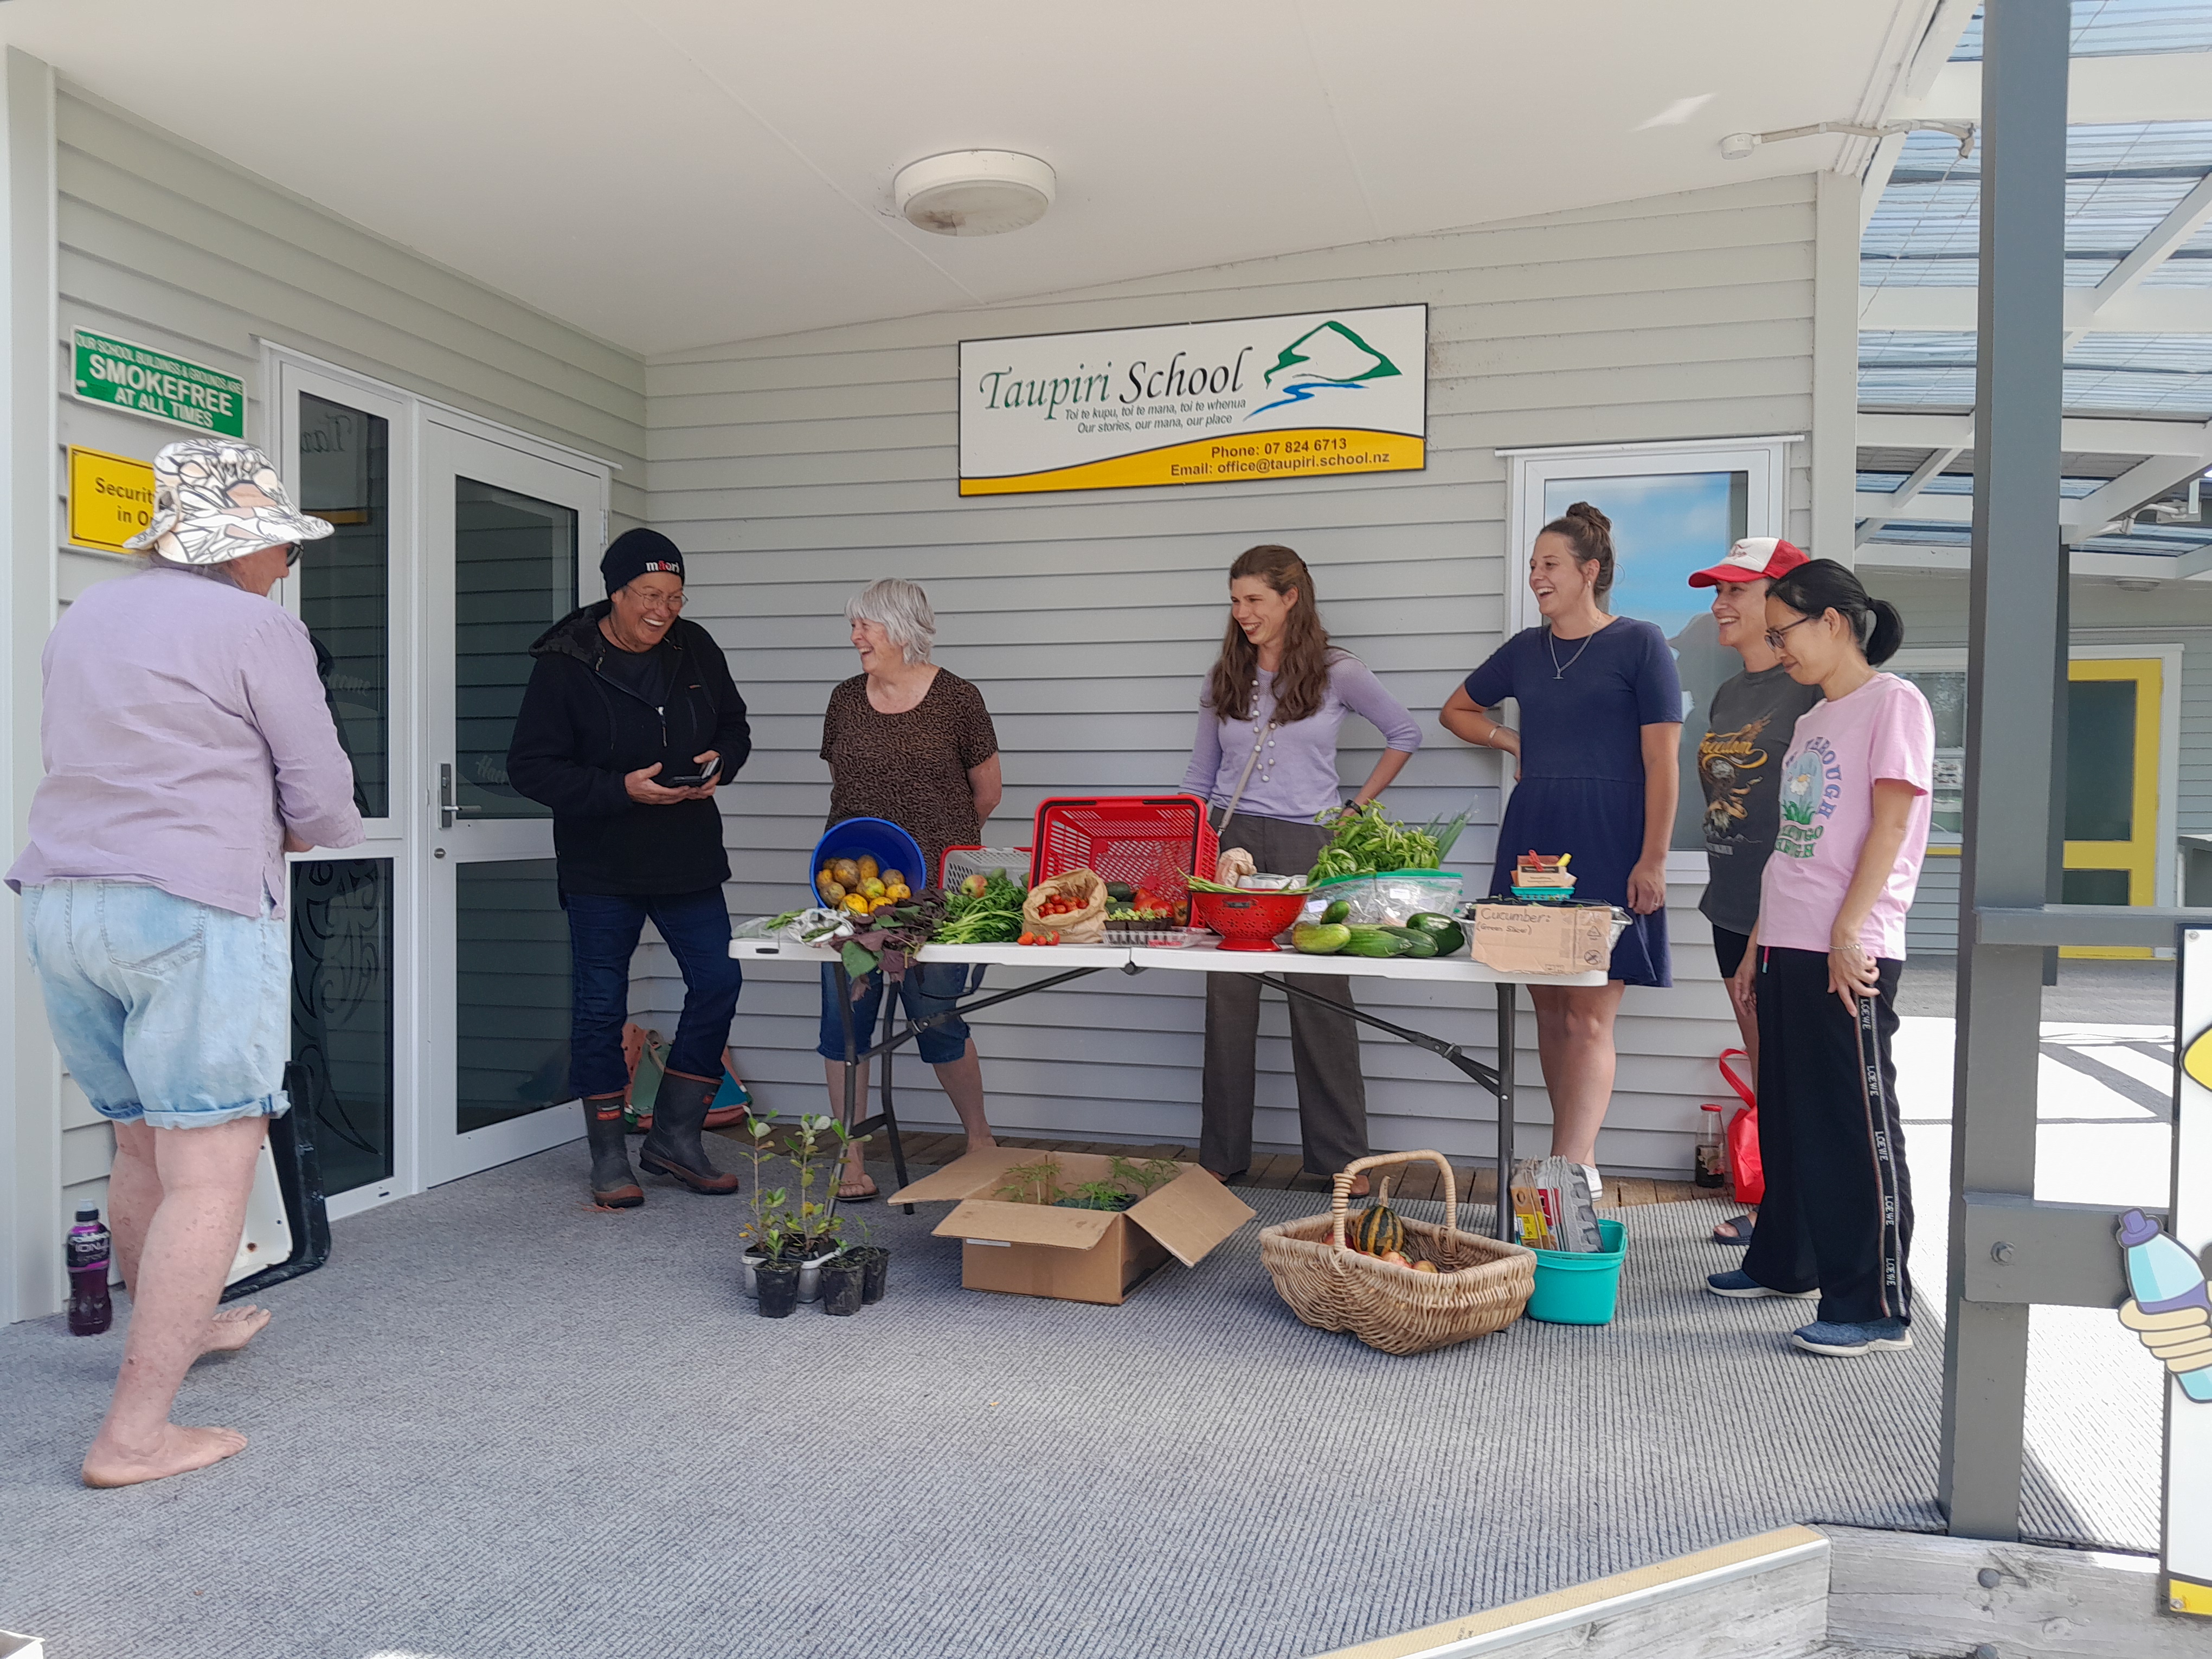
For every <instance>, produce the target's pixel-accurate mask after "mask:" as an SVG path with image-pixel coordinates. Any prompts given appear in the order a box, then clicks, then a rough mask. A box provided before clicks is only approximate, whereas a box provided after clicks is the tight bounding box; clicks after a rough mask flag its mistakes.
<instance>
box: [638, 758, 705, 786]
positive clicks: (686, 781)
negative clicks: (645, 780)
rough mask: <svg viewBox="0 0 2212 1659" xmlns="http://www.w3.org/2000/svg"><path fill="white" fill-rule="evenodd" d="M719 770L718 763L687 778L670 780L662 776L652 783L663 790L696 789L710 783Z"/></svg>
mask: <svg viewBox="0 0 2212 1659" xmlns="http://www.w3.org/2000/svg"><path fill="white" fill-rule="evenodd" d="M694 764H696V762H695V763H694ZM721 769H722V768H721V763H720V762H719V761H718V762H716V763H714V765H712V766H710V767H708V768H707V769H705V770H704V771H702V772H699V773H696V774H694V775H690V776H689V777H673V778H671V777H666V776H662V777H658V778H655V779H654V780H653V781H654V782H655V783H657V784H659V786H660V787H662V788H663V789H696V788H698V787H700V786H701V785H702V784H708V783H712V782H713V781H714V779H715V777H716V775H718V774H719V773H720V771H721Z"/></svg>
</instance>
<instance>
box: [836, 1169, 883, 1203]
mask: <svg viewBox="0 0 2212 1659" xmlns="http://www.w3.org/2000/svg"><path fill="white" fill-rule="evenodd" d="M860 1179H861V1180H863V1181H865V1182H867V1183H868V1190H867V1191H866V1192H865V1193H848V1192H847V1191H846V1190H845V1188H847V1187H848V1186H849V1185H850V1184H851V1183H850V1182H846V1181H842V1180H841V1181H839V1182H838V1183H837V1201H838V1202H839V1203H840V1204H866V1203H869V1202H871V1201H872V1200H875V1199H878V1198H881V1197H882V1196H883V1193H882V1191H881V1190H880V1189H879V1188H878V1187H877V1185H876V1179H875V1177H874V1176H865V1175H864V1176H861V1177H860Z"/></svg>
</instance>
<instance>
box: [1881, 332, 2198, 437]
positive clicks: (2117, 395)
mask: <svg viewBox="0 0 2212 1659" xmlns="http://www.w3.org/2000/svg"><path fill="white" fill-rule="evenodd" d="M1974 349H1975V341H1974V336H1972V334H1961V333H1941V332H1937V331H1934V330H1926V331H1920V330H1912V331H1886V330H1876V329H1868V330H1864V331H1862V332H1861V333H1860V335H1859V404H1860V406H1861V407H1862V408H1867V409H1955V410H1965V409H1971V408H1972V407H1973V403H1974ZM2064 380H2065V384H2064V390H2063V394H2062V395H2063V398H2064V403H2065V407H2066V408H2067V409H2068V410H2074V411H2078V412H2081V413H2085V414H2099V415H2111V414H2123V413H2124V414H2131V415H2153V416H2188V417H2191V418H2194V419H2199V420H2202V419H2207V418H2212V335H2204V334H2090V335H2087V336H2086V337H2083V338H2082V340H2081V342H2080V343H2078V344H2076V345H2075V348H2074V349H2073V350H2071V351H2070V352H2069V353H2068V354H2067V356H2066V368H2065V376H2064Z"/></svg>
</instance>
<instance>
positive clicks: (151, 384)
mask: <svg viewBox="0 0 2212 1659" xmlns="http://www.w3.org/2000/svg"><path fill="white" fill-rule="evenodd" d="M75 356H76V395H77V396H78V397H80V398H83V399H84V400H85V401H86V402H87V403H94V404H112V406H113V407H115V408H117V409H127V410H130V411H131V413H132V414H134V415H151V416H154V417H155V419H156V420H161V421H174V422H176V423H177V424H178V425H179V426H188V427H191V428H194V429H195V430H196V431H200V432H211V433H214V434H216V435H217V436H219V437H224V438H243V437H245V435H246V382H245V381H243V380H240V379H239V378H238V376H236V375H235V374H224V373H223V372H222V370H221V369H218V368H206V367H205V366H204V365H203V364H199V363H195V362H186V361H185V359H184V358H182V357H173V356H170V355H169V354H168V353H167V352H166V351H156V350H155V349H153V348H152V347H151V346H142V345H133V344H131V342H130V341H128V340H117V339H112V338H110V337H108V336H106V335H105V334H95V333H94V332H93V331H91V330H90V329H88V328H81V329H78V330H77V331H76V353H75Z"/></svg>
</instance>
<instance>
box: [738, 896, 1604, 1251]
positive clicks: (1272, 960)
mask: <svg viewBox="0 0 2212 1659" xmlns="http://www.w3.org/2000/svg"><path fill="white" fill-rule="evenodd" d="M730 954H731V955H732V957H737V958H738V960H739V961H742V962H757V961H761V960H770V961H784V962H793V963H809V964H814V965H818V966H823V967H827V968H829V969H831V970H832V972H833V975H834V976H835V979H836V987H837V991H838V994H839V1002H840V1006H841V1007H842V1011H843V1013H844V1016H845V1055H846V1060H847V1066H846V1071H845V1121H846V1122H848V1123H852V1122H853V1121H854V1113H855V1111H856V1109H857V1108H858V1104H859V1102H858V1099H857V1091H858V1086H859V1078H860V1073H859V1071H858V1070H857V1069H856V1068H857V1066H858V1065H859V1063H860V1062H861V1061H864V1060H874V1059H876V1058H878V1056H880V1057H881V1059H882V1060H883V1065H882V1067H881V1076H880V1078H879V1079H878V1082H879V1098H880V1101H881V1109H880V1110H879V1111H878V1113H877V1115H875V1116H873V1117H871V1118H869V1119H867V1120H866V1121H865V1122H861V1123H859V1124H856V1125H855V1126H854V1131H853V1132H854V1133H855V1134H872V1133H875V1132H876V1131H877V1130H878V1129H881V1130H882V1131H883V1132H884V1136H885V1138H886V1139H888V1140H889V1142H890V1153H891V1164H892V1167H893V1168H894V1169H895V1170H896V1171H897V1173H898V1179H899V1184H900V1185H901V1186H904V1185H905V1184H906V1182H907V1172H906V1149H905V1148H904V1146H902V1144H901V1143H900V1139H899V1128H898V1114H897V1110H896V1107H895V1105H894V1103H893V1100H892V1093H891V1053H892V1051H893V1050H894V1049H896V1048H898V1047H899V1046H900V1045H901V1044H902V1043H903V1042H907V1041H908V1039H909V1038H911V1037H914V1036H916V1035H918V1034H919V1033H920V1032H921V1031H922V1030H926V1029H927V1028H928V1027H929V1026H931V1025H934V1024H939V1022H941V1021H944V1020H947V1019H952V1018H966V1017H967V1016H968V1015H969V1014H971V1013H975V1012H979V1011H981V1010H982V1009H985V1008H988V1007H990V1006H993V1005H994V1004H996V1003H1000V1002H1008V1001H1011V1000H1013V999H1014V998H1016V997H1023V996H1030V995H1032V994H1035V993H1036V992H1038V991H1046V990H1050V989H1051V988H1053V987H1054V986H1059V985H1065V984H1067V983H1068V982H1069V981H1073V980H1079V979H1083V978H1086V977H1088V976H1089V975H1092V974H1099V973H1105V972H1108V971H1109V970H1118V971H1120V972H1121V973H1124V974H1141V973H1145V972H1147V971H1149V970H1151V969H1160V970H1161V971H1163V972H1166V973H1171V974H1249V975H1252V976H1253V977H1254V978H1255V979H1257V980H1258V981H1260V983H1261V984H1262V985H1268V986H1273V987H1274V988H1275V989H1276V990H1278V991H1280V992H1282V993H1283V994H1285V996H1291V997H1304V998H1307V999H1308V1000H1313V1001H1321V1000H1324V999H1322V998H1321V997H1319V996H1318V995H1317V994H1316V993H1315V992H1313V991H1311V990H1310V989H1308V988H1307V987H1304V986H1302V985H1300V984H1299V983H1298V982H1297V981H1299V980H1301V979H1304V978H1305V977H1307V976H1309V975H1316V974H1339V975H1349V976H1350V977H1352V978H1354V979H1380V980H1401V981H1421V982H1424V983H1429V984H1448V985H1492V986H1495V987H1497V989H1498V1064H1497V1065H1496V1066H1486V1065H1484V1064H1483V1063H1482V1062H1481V1061H1480V1060H1477V1059H1475V1058H1474V1056H1473V1055H1472V1054H1468V1053H1467V1052H1466V1050H1465V1049H1463V1048H1462V1047H1461V1046H1460V1045H1459V1044H1458V1043H1456V1042H1446V1041H1445V1040H1444V1039H1443V1038H1442V1037H1437V1036H1430V1035H1429V1034H1428V1033H1426V1032H1425V1031H1416V1030H1410V1029H1409V1028H1407V1027H1406V1026H1403V1025H1399V1024H1394V1023H1392V1022H1391V1021H1389V1020H1387V1019H1384V1018H1382V1017H1381V1016H1379V1015H1376V1014H1373V1013H1370V1012H1368V1011H1367V1010H1366V1009H1364V1008H1358V1007H1355V1008H1351V1009H1348V1010H1346V1012H1348V1013H1350V1014H1351V1016H1352V1018H1354V1019H1356V1020H1358V1022H1359V1023H1360V1024H1363V1025H1371V1026H1373V1027H1374V1028H1375V1029H1376V1030H1380V1031H1388V1032H1389V1034H1390V1035H1391V1036H1395V1037H1397V1038H1399V1039H1401V1041H1403V1042H1410V1043H1412V1044H1413V1046H1414V1047H1415V1048H1425V1049H1427V1050H1428V1051H1429V1052H1430V1053H1431V1054H1435V1055H1436V1056H1437V1057H1438V1058H1439V1059H1441V1060H1444V1061H1446V1062H1447V1063H1448V1064H1449V1065H1451V1066H1454V1067H1455V1068H1456V1069H1458V1070H1459V1071H1460V1072H1462V1073H1464V1074H1465V1075H1466V1076H1467V1077H1468V1079H1471V1080H1472V1081H1474V1083H1476V1084H1478V1085H1480V1086H1481V1087H1482V1088H1483V1089H1485V1090H1486V1091H1488V1092H1489V1093H1490V1094H1491V1095H1492V1097H1495V1098H1496V1100H1497V1102H1498V1194H1500V1200H1501V1201H1500V1202H1498V1205H1497V1206H1496V1214H1497V1235H1498V1237H1500V1238H1504V1237H1507V1236H1508V1231H1507V1230H1508V1227H1509V1225H1510V1221H1511V1207H1510V1206H1509V1205H1507V1204H1505V1203H1504V1202H1503V1194H1504V1192H1505V1190H1506V1188H1508V1187H1509V1186H1510V1184H1511V1182H1512V1177H1513V1128H1514V1122H1513V1048H1514V1042H1513V1039H1514V1022H1515V1019H1516V1015H1517V1013H1518V1003H1519V1000H1520V999H1519V998H1518V997H1517V996H1516V994H1515V987H1517V986H1522V985H1602V984H1604V983H1605V979H1606V976H1605V975H1604V974H1602V973H1599V972H1591V973H1587V974H1501V973H1499V972H1498V971H1497V970H1496V969H1491V968H1486V967H1484V966H1483V965H1482V964H1481V963H1479V962H1476V961H1474V960H1473V959H1471V958H1469V957H1464V956H1453V957H1428V958H1425V959H1419V960H1416V959H1413V958H1409V957H1387V958H1379V959H1378V958H1375V957H1346V956H1330V957H1311V956H1305V955H1302V954H1300V953H1299V952H1297V951H1225V950H1223V949H1221V948H1220V947H1219V946H1218V945H1215V944H1213V943H1212V942H1211V941H1208V942H1206V943H1202V944H1196V945H1173V946H1170V945H1115V944H1111V943H1109V944H1103V945H925V946H923V947H922V951H921V957H920V960H921V961H922V962H924V963H963V964H966V965H969V966H986V965H987V966H990V967H994V968H995V967H1006V968H1020V969H1030V970H1034V971H1036V972H1039V973H1042V975H1044V977H1043V978H1042V979H1038V980H1036V981H1031V982H1030V983H1026V984H1023V985H1018V986H1015V987H1012V989H1011V990H1005V991H999V992H996V993H994V994H991V995H989V996H975V995H972V994H971V995H970V996H969V998H968V999H967V1000H963V1002H961V1003H960V1004H959V1005H958V1006H957V1007H955V1008H952V1009H950V1010H948V1011H946V1012H944V1013H940V1014H933V1015H931V1016H930V1017H929V1018H927V1019H925V1020H922V1021H920V1022H918V1023H916V1022H910V1021H902V1020H901V1019H899V1018H897V1016H896V1013H895V1012H894V1011H895V1010H896V1007H897V1006H898V999H897V998H896V997H894V996H886V997H885V998H884V1021H883V1024H884V1036H883V1037H882V1038H881V1039H880V1040H879V1041H878V1042H876V1043H875V1044H873V1046H872V1047H865V1048H864V1047H863V1046H862V1039H863V1035H864V1034H863V1033H861V1032H860V1030H857V1029H856V1027H855V1025H854V1019H853V1012H852V1010H853V1002H852V981H851V980H850V978H849V977H848V975H847V974H846V972H845V965H844V963H843V962H842V960H840V958H839V957H838V954H837V952H836V951H831V950H825V949H823V948H822V947H820V946H817V945H800V944H797V943H793V942H789V941H786V940H781V939H733V940H732V941H731V944H730ZM1328 1006H1331V1007H1339V1006H1341V1005H1340V1004H1338V1003H1334V1002H1331V1003H1329V1004H1328ZM913 1207H914V1206H912V1205H908V1206H907V1208H908V1210H909V1211H911V1210H912V1209H913Z"/></svg>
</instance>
